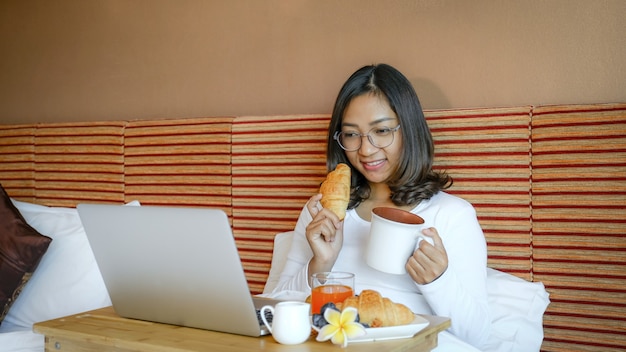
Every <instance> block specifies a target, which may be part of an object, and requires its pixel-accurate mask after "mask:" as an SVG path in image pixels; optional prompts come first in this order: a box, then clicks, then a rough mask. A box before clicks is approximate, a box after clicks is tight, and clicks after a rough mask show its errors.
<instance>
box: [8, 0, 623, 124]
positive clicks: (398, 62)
mask: <svg viewBox="0 0 626 352" xmlns="http://www.w3.org/2000/svg"><path fill="white" fill-rule="evenodd" d="M625 33H626V1H623V0H554V1H549V0H545V1H539V0H518V1H513V0H508V1H507V0H476V1H466V0H410V1H383V0H283V1H280V0H267V1H264V0H247V1H245V0H234V1H227V0H223V1H218V0H89V1H81V0H55V1H49V0H39V1H38V0H30V1H27V0H0V53H1V54H0V107H1V108H0V123H18V122H25V123H26V122H44V121H83V120H115V119H135V118H161V117H192V116H214V115H247V114H254V115H261V114H286V113H326V112H330V110H331V108H332V103H333V99H334V97H335V95H336V94H337V91H338V90H339V88H340V85H341V84H342V83H343V81H344V80H345V79H346V78H347V76H348V75H349V74H350V73H352V72H353V71H354V70H355V69H357V68H358V67H360V66H362V65H364V64H369V63H376V62H386V63H390V64H392V65H394V66H396V67H397V68H398V69H400V70H401V71H403V72H404V73H405V74H406V75H407V76H408V77H409V79H410V80H411V81H412V82H413V83H414V85H415V87H416V90H417V91H418V94H419V95H420V97H421V100H422V103H423V105H424V107H425V108H459V107H481V106H488V107H494V106H512V105H524V104H565V103H597V102H626V83H625V82H626V34H625Z"/></svg>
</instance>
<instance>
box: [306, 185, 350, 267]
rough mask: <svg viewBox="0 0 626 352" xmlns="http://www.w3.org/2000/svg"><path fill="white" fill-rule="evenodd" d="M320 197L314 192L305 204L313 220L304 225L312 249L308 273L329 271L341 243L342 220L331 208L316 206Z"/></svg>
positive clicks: (337, 254)
mask: <svg viewBox="0 0 626 352" xmlns="http://www.w3.org/2000/svg"><path fill="white" fill-rule="evenodd" d="M321 199H322V195H321V194H316V195H314V196H313V197H311V198H310V199H309V201H308V202H307V204H306V207H307V209H308V210H309V213H310V214H311V217H312V218H313V220H311V222H310V223H309V225H308V226H307V227H306V239H307V241H308V242H309V246H310V247H311V250H312V251H313V258H312V259H311V261H310V262H309V273H316V272H323V271H331V269H332V268H333V265H335V261H336V260H337V257H338V256H339V251H340V250H341V247H342V245H343V231H341V229H342V227H343V221H341V220H339V218H338V217H337V215H336V214H335V213H334V212H332V211H331V210H328V209H325V208H321V207H320V206H318V204H319V201H320V200H321Z"/></svg>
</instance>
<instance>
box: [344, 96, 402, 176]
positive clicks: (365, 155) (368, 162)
mask: <svg viewBox="0 0 626 352" xmlns="http://www.w3.org/2000/svg"><path fill="white" fill-rule="evenodd" d="M399 124H400V121H399V119H398V116H396V114H395V113H394V112H393V110H391V107H390V106H389V103H387V100H386V99H385V98H384V97H379V96H377V95H374V94H364V95H360V96H357V97H356V98H353V99H352V101H351V102H350V103H349V104H348V107H347V108H346V109H345V111H344V113H343V121H342V127H341V131H342V132H355V133H361V134H366V133H368V132H370V131H371V133H370V134H371V135H372V137H374V131H373V129H374V128H376V129H380V128H385V127H386V128H394V127H396V126H398V125H399ZM392 133H393V135H394V136H393V142H392V143H391V144H390V145H389V146H387V147H384V148H378V147H376V146H374V145H372V143H371V142H370V141H369V139H368V138H367V137H361V147H360V148H359V149H358V150H356V151H345V153H346V156H347V158H348V160H349V161H350V163H351V164H352V166H354V167H355V168H356V169H357V170H359V171H360V172H361V173H362V174H363V176H365V178H366V179H367V180H368V181H369V182H370V183H381V182H385V181H386V180H387V179H388V178H389V177H390V176H391V174H392V173H393V172H394V170H396V168H397V165H398V163H399V162H400V154H401V150H402V133H401V132H400V131H396V132H392Z"/></svg>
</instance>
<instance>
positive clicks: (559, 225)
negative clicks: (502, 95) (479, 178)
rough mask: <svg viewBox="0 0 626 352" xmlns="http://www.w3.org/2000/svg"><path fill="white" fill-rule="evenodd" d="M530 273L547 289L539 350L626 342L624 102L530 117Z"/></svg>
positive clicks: (614, 346)
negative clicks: (543, 334) (531, 255)
mask: <svg viewBox="0 0 626 352" xmlns="http://www.w3.org/2000/svg"><path fill="white" fill-rule="evenodd" d="M532 131H533V133H532V156H533V157H532V172H533V187H532V207H533V273H534V278H535V280H537V281H542V282H543V283H544V284H545V285H546V287H547V289H548V291H549V292H550V294H551V295H550V299H551V301H552V303H551V304H550V306H549V308H548V311H547V312H546V315H545V317H544V324H545V341H544V348H545V350H550V351H565V350H567V351H574V350H582V349H583V348H584V349H586V350H589V351H617V350H623V348H624V346H626V104H607V105H581V106H571V105H569V106H546V107H537V108H535V109H534V110H533V118H532Z"/></svg>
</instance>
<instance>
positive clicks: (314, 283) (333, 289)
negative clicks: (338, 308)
mask: <svg viewBox="0 0 626 352" xmlns="http://www.w3.org/2000/svg"><path fill="white" fill-rule="evenodd" d="M352 296H354V274H353V273H348V272H342V271H331V272H322V273H315V274H313V275H311V314H320V309H321V308H322V306H323V305H324V304H326V303H328V302H333V303H335V304H336V303H339V302H343V300H345V299H346V298H348V297H352Z"/></svg>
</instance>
